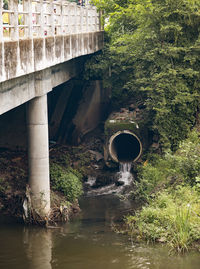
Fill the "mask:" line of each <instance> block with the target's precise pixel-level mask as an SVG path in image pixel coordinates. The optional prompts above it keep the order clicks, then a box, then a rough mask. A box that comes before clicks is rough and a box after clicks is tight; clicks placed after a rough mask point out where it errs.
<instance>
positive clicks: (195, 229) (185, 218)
mask: <svg viewBox="0 0 200 269" xmlns="http://www.w3.org/2000/svg"><path fill="white" fill-rule="evenodd" d="M199 156H200V136H199V132H198V131H195V130H193V131H192V132H191V133H190V134H189V137H188V138H187V139H186V140H185V141H183V142H182V143H181V144H180V146H179V148H178V150H177V151H176V152H174V153H173V152H170V151H168V152H166V153H165V154H163V156H158V155H155V156H152V155H151V156H150V157H151V158H149V159H148V161H147V162H145V165H143V166H142V167H140V168H139V169H138V181H139V183H138V185H137V191H136V193H135V194H137V197H138V198H140V199H142V200H144V201H145V202H146V205H145V206H143V207H142V209H140V210H139V211H137V212H136V213H135V214H134V215H129V216H127V217H126V219H125V224H126V227H125V230H126V232H127V233H128V234H129V235H130V236H131V237H132V239H133V240H136V241H146V242H153V243H155V242H158V243H162V244H167V245H169V246H170V247H171V248H172V249H174V250H176V251H178V252H185V251H188V250H191V249H194V248H195V249H197V250H200V215H199V212H200V202H199V195H200V184H199V182H200V178H199V175H200V158H199Z"/></svg>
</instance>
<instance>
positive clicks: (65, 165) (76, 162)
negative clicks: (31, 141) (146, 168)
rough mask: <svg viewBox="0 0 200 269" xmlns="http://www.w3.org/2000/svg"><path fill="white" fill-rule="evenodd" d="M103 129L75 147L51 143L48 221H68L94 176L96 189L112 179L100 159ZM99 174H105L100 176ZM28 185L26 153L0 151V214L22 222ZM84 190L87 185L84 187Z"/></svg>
mask: <svg viewBox="0 0 200 269" xmlns="http://www.w3.org/2000/svg"><path fill="white" fill-rule="evenodd" d="M102 137H103V136H102V129H101V128H97V129H96V130H94V132H92V133H90V134H88V135H86V137H85V138H84V140H83V142H82V143H81V144H80V145H78V146H71V145H61V144H58V143H57V142H55V141H50V146H49V154H50V178H51V179H50V184H51V208H52V211H51V215H50V221H51V222H56V221H67V220H68V219H69V218H70V216H72V215H74V214H76V213H77V212H79V211H80V208H79V204H78V198H79V197H80V196H81V194H82V193H83V191H84V190H83V186H82V184H83V183H84V182H87V180H88V178H91V177H95V178H96V179H97V180H96V185H95V186H93V188H98V187H101V186H104V185H106V184H110V183H111V182H113V181H114V180H115V179H114V178H112V176H111V174H112V173H111V172H110V171H109V170H107V168H106V167H105V164H104V160H103V138H102ZM102 171H104V172H103V173H102ZM27 184H28V154H27V152H26V151H23V150H16V149H15V150H10V149H6V148H0V212H1V214H4V215H7V216H12V217H16V218H18V219H22V218H23V215H24V208H23V202H24V199H25V197H26V192H27ZM84 186H85V188H86V189H87V188H88V187H87V186H88V185H87V184H85V185H84Z"/></svg>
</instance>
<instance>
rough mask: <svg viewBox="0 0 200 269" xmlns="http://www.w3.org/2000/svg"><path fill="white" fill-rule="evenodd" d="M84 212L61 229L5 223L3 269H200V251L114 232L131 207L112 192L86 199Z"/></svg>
mask: <svg viewBox="0 0 200 269" xmlns="http://www.w3.org/2000/svg"><path fill="white" fill-rule="evenodd" d="M81 206H82V208H83V211H82V214H81V215H80V216H79V217H78V218H76V219H74V220H73V221H71V222H70V223H68V224H65V225H62V226H61V227H58V228H56V229H48V230H46V229H43V228H38V227H24V225H23V224H13V223H9V222H7V223H5V221H3V222H2V221H1V224H0V268H1V269H14V268H15V269H27V268H31V269H54V268H58V269H115V268H116V269H169V268H170V269H199V268H200V254H198V253H190V254H187V255H184V256H169V255H168V249H167V248H164V247H161V246H146V245H138V244H134V243H132V242H131V241H130V240H128V238H127V237H126V236H123V235H118V234H116V233H113V232H112V231H111V226H112V223H113V222H114V221H115V220H116V219H118V216H119V215H121V214H124V213H126V212H127V210H128V209H129V207H130V206H131V205H130V204H129V203H128V202H126V203H121V202H119V200H118V199H117V198H114V197H112V196H97V197H87V198H85V199H83V200H82V202H81Z"/></svg>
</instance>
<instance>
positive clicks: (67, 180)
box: [50, 163, 83, 202]
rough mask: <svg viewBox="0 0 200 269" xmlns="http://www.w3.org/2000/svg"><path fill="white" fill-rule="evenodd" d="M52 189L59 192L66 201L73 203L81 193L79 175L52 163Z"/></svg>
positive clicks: (72, 170)
mask: <svg viewBox="0 0 200 269" xmlns="http://www.w3.org/2000/svg"><path fill="white" fill-rule="evenodd" d="M50 175H51V183H52V188H53V189H54V190H57V191H61V192H62V193H63V194H64V195H65V196H66V198H67V200H68V201H70V202H74V201H75V200H76V199H77V198H79V197H80V195H81V194H82V193H83V190H82V182H81V178H82V176H81V174H80V173H78V171H77V170H75V169H72V168H65V167H63V166H61V165H59V164H56V163H53V164H52V165H51V167H50Z"/></svg>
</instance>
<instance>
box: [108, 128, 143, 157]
mask: <svg viewBox="0 0 200 269" xmlns="http://www.w3.org/2000/svg"><path fill="white" fill-rule="evenodd" d="M141 153H142V143H141V141H140V139H139V138H138V137H137V136H136V135H135V134H134V133H132V132H130V131H127V130H123V131H119V132H117V133H115V134H114V135H112V136H111V137H110V140H109V154H110V156H111V157H112V159H113V160H114V161H116V162H133V161H136V160H137V159H138V158H139V157H140V155H141Z"/></svg>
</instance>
